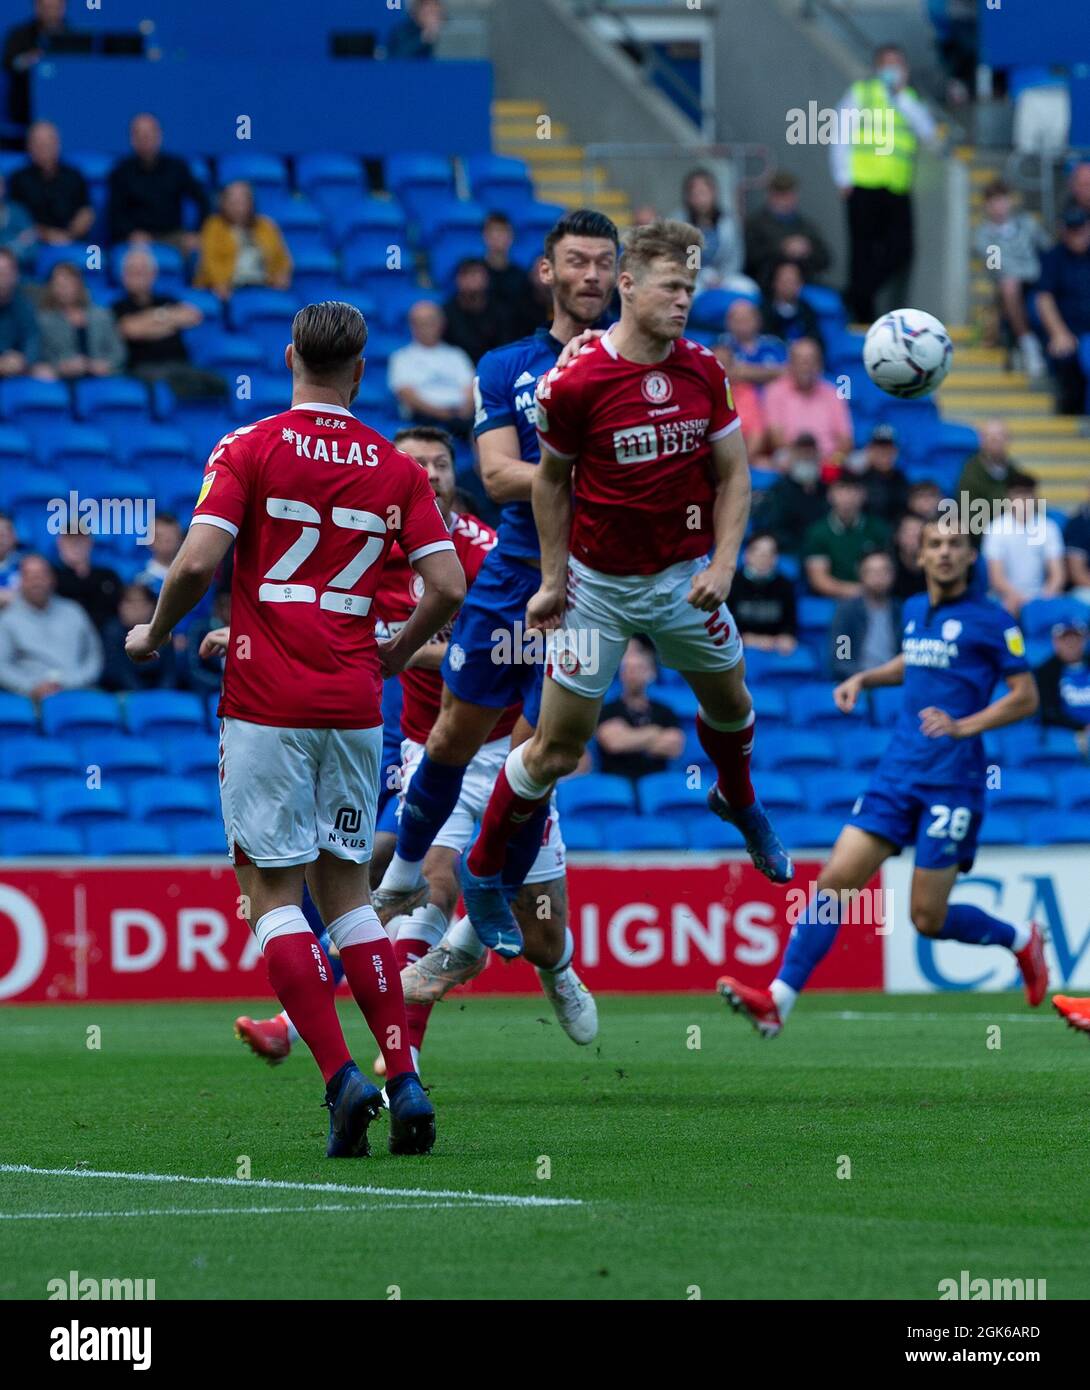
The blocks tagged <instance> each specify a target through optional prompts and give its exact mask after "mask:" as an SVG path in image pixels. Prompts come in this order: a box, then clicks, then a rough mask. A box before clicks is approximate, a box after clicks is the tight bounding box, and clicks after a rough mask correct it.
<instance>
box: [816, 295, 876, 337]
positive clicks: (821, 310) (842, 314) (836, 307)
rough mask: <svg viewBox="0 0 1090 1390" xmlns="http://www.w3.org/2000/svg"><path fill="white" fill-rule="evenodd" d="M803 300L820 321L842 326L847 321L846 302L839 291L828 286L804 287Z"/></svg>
mask: <svg viewBox="0 0 1090 1390" xmlns="http://www.w3.org/2000/svg"><path fill="white" fill-rule="evenodd" d="M802 300H803V303H804V304H809V306H810V308H811V309H813V311H814V313H815V314H817V316H818V318H820V319H823V320H824V319H827V320H829V321H830V322H831V323H841V324H842V323H845V322H846V321H847V312H846V310H845V308H844V301H843V299H841V297H840V292H839V291H838V290H832V289H830V288H829V287H828V286H827V285H803V287H802ZM861 337H862V335H860V338H861Z"/></svg>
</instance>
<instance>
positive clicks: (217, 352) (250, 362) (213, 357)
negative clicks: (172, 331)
mask: <svg viewBox="0 0 1090 1390" xmlns="http://www.w3.org/2000/svg"><path fill="white" fill-rule="evenodd" d="M183 336H184V337H185V339H186V345H187V347H188V348H189V352H190V356H191V357H192V358H193V361H194V362H195V363H196V364H197V366H199V367H206V368H207V369H208V370H209V371H213V372H222V373H223V374H224V375H225V376H233V375H235V374H236V373H240V372H241V373H247V372H252V371H253V370H254V369H255V368H260V367H261V365H262V363H263V362H264V360H265V353H264V350H263V349H262V346H261V344H260V343H259V342H256V341H255V340H254V339H253V338H248V337H247V336H246V335H245V334H243V333H229V332H228V331H227V330H226V329H223V328H219V327H217V326H216V325H214V324H205V323H202V324H200V325H199V327H197V328H191V329H189V331H188V332H187V333H185V334H184V335H183ZM220 408H221V409H222V407H220Z"/></svg>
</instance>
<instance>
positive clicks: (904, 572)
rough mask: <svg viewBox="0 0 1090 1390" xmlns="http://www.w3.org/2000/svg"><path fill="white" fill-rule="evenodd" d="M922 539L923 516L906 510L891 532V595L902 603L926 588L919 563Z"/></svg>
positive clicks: (925, 580)
mask: <svg viewBox="0 0 1090 1390" xmlns="http://www.w3.org/2000/svg"><path fill="white" fill-rule="evenodd" d="M922 541H923V518H922V517H919V516H916V514H915V513H914V512H906V513H905V514H904V516H903V517H901V519H900V521H898V523H897V529H896V530H895V531H894V533H893V565H894V578H893V596H894V598H899V599H900V600H901V602H902V603H903V602H904V600H905V599H906V598H911V597H912V595H913V594H922V593H923V591H924V590H925V589H926V588H927V579H926V578H925V576H924V572H923V566H922V565H921V564H920V545H921V543H922Z"/></svg>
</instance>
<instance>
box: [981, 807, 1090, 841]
mask: <svg viewBox="0 0 1090 1390" xmlns="http://www.w3.org/2000/svg"><path fill="white" fill-rule="evenodd" d="M986 825H987V822H985V826H986ZM1025 839H1026V843H1027V844H1030V845H1083V846H1085V845H1086V844H1088V843H1090V810H1082V811H1066V812H1065V813H1064V814H1063V815H1062V816H1060V815H1057V814H1056V812H1055V811H1042V812H1041V813H1040V814H1038V815H1035V816H1030V817H1028V819H1027V820H1026V824H1025ZM1011 843H1012V844H1014V843H1017V842H1016V841H1011Z"/></svg>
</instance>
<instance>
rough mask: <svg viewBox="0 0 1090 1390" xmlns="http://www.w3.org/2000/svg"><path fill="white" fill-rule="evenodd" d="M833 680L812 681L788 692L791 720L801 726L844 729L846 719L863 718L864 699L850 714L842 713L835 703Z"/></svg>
mask: <svg viewBox="0 0 1090 1390" xmlns="http://www.w3.org/2000/svg"><path fill="white" fill-rule="evenodd" d="M833 689H834V686H833V684H832V682H829V683H828V684H825V683H823V682H818V681H811V682H808V683H807V684H806V685H800V686H797V687H796V688H795V689H794V690H790V691H788V692H787V708H788V709H789V710H790V712H791V722H792V724H795V725H797V726H798V727H799V728H811V727H813V726H815V725H816V726H818V727H819V728H828V727H832V728H834V729H842V728H843V727H844V720H845V719H863V718H864V717H865V716H864V711H863V708H862V701H860V703H859V704H857V705H856V707H855V709H854V710H853V711H852V713H851V714H850V715H844V714H841V712H840V711H839V710H838V709H837V707H836V705H835V704H834V703H833Z"/></svg>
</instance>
